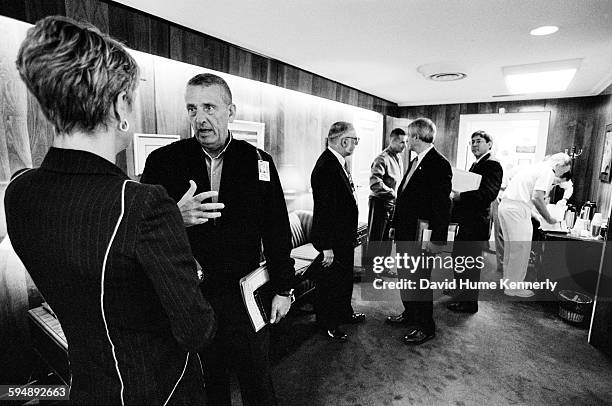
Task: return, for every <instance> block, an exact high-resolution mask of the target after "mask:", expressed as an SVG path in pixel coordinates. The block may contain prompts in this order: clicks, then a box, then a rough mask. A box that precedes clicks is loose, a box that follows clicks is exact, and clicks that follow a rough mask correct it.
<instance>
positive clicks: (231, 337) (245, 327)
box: [200, 289, 277, 406]
mask: <svg viewBox="0 0 612 406" xmlns="http://www.w3.org/2000/svg"><path fill="white" fill-rule="evenodd" d="M205 296H206V298H207V299H208V300H209V302H210V304H211V305H212V307H213V309H214V310H215V314H216V316H217V326H218V327H217V334H216V336H215V338H214V340H213V343H212V344H211V345H210V346H209V347H207V348H206V349H205V350H203V351H202V352H201V353H200V357H201V359H202V363H203V368H204V371H205V377H206V395H207V397H208V404H210V405H215V406H217V405H218V406H231V393H230V376H229V370H230V369H231V370H233V371H234V372H235V373H236V375H237V377H238V383H239V385H240V392H241V394H242V402H243V404H244V405H248V406H251V405H257V406H263V405H265V406H267V405H277V402H276V397H275V394H274V387H273V385H272V376H271V374H270V360H269V357H268V354H269V344H270V336H269V331H268V329H269V327H264V328H263V329H262V330H260V331H259V332H258V333H255V330H254V329H253V326H252V325H251V322H250V320H249V318H248V315H247V314H246V310H245V307H244V303H243V301H242V297H241V296H240V293H239V292H238V289H236V290H235V291H231V292H225V293H224V294H222V293H221V292H220V291H218V292H214V293H213V294H211V293H208V294H207V293H205Z"/></svg>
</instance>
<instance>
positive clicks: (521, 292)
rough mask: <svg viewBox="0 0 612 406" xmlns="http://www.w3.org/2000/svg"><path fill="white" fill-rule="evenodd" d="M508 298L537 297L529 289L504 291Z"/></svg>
mask: <svg viewBox="0 0 612 406" xmlns="http://www.w3.org/2000/svg"><path fill="white" fill-rule="evenodd" d="M504 294H505V295H506V296H517V297H532V296H533V295H535V293H533V290H529V289H504Z"/></svg>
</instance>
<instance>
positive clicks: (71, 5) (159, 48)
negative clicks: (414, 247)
mask: <svg viewBox="0 0 612 406" xmlns="http://www.w3.org/2000/svg"><path fill="white" fill-rule="evenodd" d="M54 14H59V15H66V16H68V17H72V18H75V19H78V20H85V21H89V22H91V23H92V24H94V25H95V26H97V27H98V28H100V29H101V30H102V31H103V32H106V33H108V34H110V35H111V36H113V37H115V38H117V39H119V40H121V41H123V42H125V44H126V45H127V46H128V47H130V48H132V49H135V50H137V51H142V52H146V53H149V54H153V55H158V56H162V57H165V58H170V59H174V60H177V61H182V62H186V63H190V64H193V65H198V66H201V67H204V68H209V69H213V70H216V71H219V72H225V73H230V74H232V75H237V76H241V77H244V78H247V79H253V80H256V81H259V82H264V83H268V84H271V85H275V86H279V87H284V88H286V89H291V90H297V91H299V92H302V93H307V94H311V95H315V96H319V97H323V98H325V99H329V100H335V101H338V102H341V103H345V104H350V105H353V106H358V107H362V108H365V109H368V110H374V111H376V112H379V113H381V114H388V112H389V111H390V109H393V108H394V107H396V106H397V105H396V104H395V103H392V102H389V101H387V100H384V99H381V98H379V97H376V96H373V95H371V94H368V93H365V92H361V91H359V90H356V89H353V88H351V87H349V86H346V85H343V84H341V83H338V82H335V81H332V80H329V79H327V78H324V77H322V76H319V75H316V74H313V73H311V72H308V71H305V70H303V69H300V68H297V67H295V66H291V65H288V64H286V63H284V62H281V61H278V60H275V59H272V58H268V57H265V56H262V55H259V54H256V53H253V52H250V51H248V50H245V49H242V48H240V47H237V46H234V45H232V44H229V43H227V42H225V41H222V40H219V39H217V38H213V37H211V36H208V35H205V34H202V33H200V32H197V31H194V30H190V29H187V28H185V27H182V26H180V25H177V24H174V23H171V22H168V21H166V20H163V19H161V18H158V17H155V16H152V15H150V14H146V13H144V12H142V11H139V10H136V9H133V8H130V7H127V6H124V5H121V4H117V3H113V2H112V1H107V0H11V1H6V0H5V1H0V15H5V16H7V17H11V18H15V19H18V20H21V21H25V22H28V23H32V24H33V23H35V22H36V21H37V20H39V19H40V18H42V17H44V16H47V15H54ZM110 16H112V18H110Z"/></svg>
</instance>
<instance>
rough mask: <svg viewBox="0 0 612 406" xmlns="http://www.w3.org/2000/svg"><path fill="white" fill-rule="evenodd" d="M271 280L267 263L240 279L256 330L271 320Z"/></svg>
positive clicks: (248, 310) (245, 302) (245, 301)
mask: <svg viewBox="0 0 612 406" xmlns="http://www.w3.org/2000/svg"><path fill="white" fill-rule="evenodd" d="M269 281H270V275H269V274H268V269H267V268H266V266H265V265H264V266H260V267H259V268H257V269H256V270H254V271H253V272H251V273H250V274H248V275H247V276H245V277H244V278H242V279H240V291H241V293H242V300H243V301H244V305H245V307H246V310H247V313H248V315H249V318H250V319H251V324H252V325H253V328H254V329H255V332H258V331H259V330H261V329H262V328H264V327H265V325H266V324H268V323H269V322H270V312H271V309H272V295H271V293H270V292H269V290H268V286H267V283H268V282H269Z"/></svg>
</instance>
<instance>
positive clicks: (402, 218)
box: [393, 148, 453, 242]
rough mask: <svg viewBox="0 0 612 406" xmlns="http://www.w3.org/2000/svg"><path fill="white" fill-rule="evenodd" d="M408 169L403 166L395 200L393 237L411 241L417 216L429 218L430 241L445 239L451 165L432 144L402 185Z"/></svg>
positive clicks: (415, 229)
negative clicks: (403, 173)
mask: <svg viewBox="0 0 612 406" xmlns="http://www.w3.org/2000/svg"><path fill="white" fill-rule="evenodd" d="M410 169H411V168H410V167H409V168H408V169H407V170H406V174H405V175H404V178H403V179H402V182H401V183H400V186H399V190H398V197H397V199H396V201H395V215H394V216H393V227H394V228H395V239H396V240H397V241H415V239H416V232H417V226H418V220H419V219H421V220H427V221H428V222H429V228H430V229H431V230H432V234H431V240H432V241H438V242H445V241H446V239H447V236H448V223H449V220H450V204H451V201H450V192H451V180H452V178H453V172H452V170H451V165H450V163H449V162H448V161H447V160H446V158H444V156H442V154H440V153H439V152H438V151H437V150H436V149H435V148H432V149H431V150H429V152H427V154H425V157H423V159H422V161H420V162H419V163H418V167H417V169H416V171H415V172H414V174H413V175H412V177H411V178H410V180H409V181H408V184H407V185H406V186H405V187H404V183H406V176H407V175H408V173H409V172H410ZM402 188H403V190H402Z"/></svg>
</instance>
